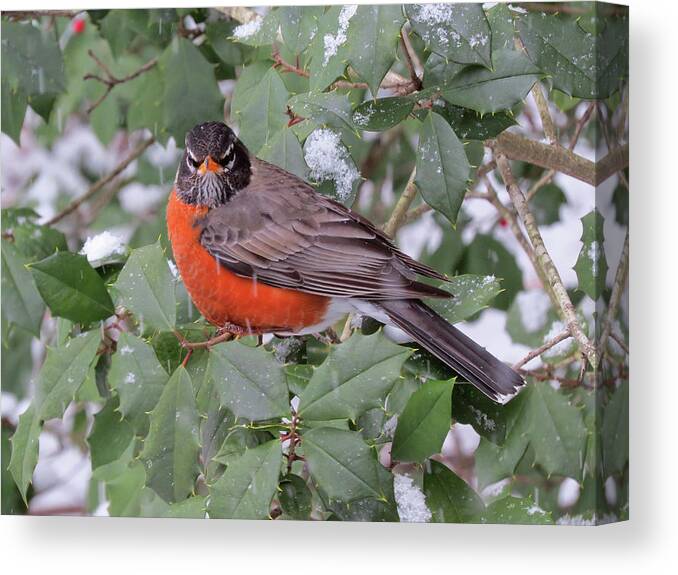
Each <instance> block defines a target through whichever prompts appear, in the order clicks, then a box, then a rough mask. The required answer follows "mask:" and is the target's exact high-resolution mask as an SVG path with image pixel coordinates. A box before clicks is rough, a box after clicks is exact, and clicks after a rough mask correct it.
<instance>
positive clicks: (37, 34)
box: [2, 20, 66, 97]
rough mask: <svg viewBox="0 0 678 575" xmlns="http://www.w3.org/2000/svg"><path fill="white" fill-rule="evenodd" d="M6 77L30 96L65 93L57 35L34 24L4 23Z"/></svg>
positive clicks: (4, 76)
mask: <svg viewBox="0 0 678 575" xmlns="http://www.w3.org/2000/svg"><path fill="white" fill-rule="evenodd" d="M2 68H3V69H2V76H3V79H4V78H7V81H8V83H9V85H10V87H11V88H12V89H14V90H16V89H17V88H20V89H21V91H22V92H23V93H24V94H26V96H28V97H30V96H44V95H56V94H59V93H61V92H63V91H64V89H65V87H66V86H65V78H64V61H63V57H62V55H61V50H60V49H59V46H58V45H57V42H56V39H55V37H54V34H53V33H50V32H48V31H47V30H41V29H40V28H37V27H35V26H33V25H32V24H30V23H18V22H8V21H6V20H3V21H2Z"/></svg>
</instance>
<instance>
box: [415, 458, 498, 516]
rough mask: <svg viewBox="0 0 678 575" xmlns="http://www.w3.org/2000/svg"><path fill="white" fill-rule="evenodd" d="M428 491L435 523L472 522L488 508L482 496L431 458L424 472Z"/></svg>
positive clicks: (425, 491)
mask: <svg viewBox="0 0 678 575" xmlns="http://www.w3.org/2000/svg"><path fill="white" fill-rule="evenodd" d="M424 494H425V495H426V505H427V507H428V508H429V509H430V510H431V515H432V520H433V522H435V523H472V522H473V521H474V519H476V518H477V517H478V516H479V515H481V514H482V513H483V512H484V511H485V504H484V503H483V500H482V499H481V498H480V496H479V495H478V494H477V493H476V492H475V491H474V490H473V489H472V488H471V487H469V485H468V484H467V483H466V482H465V481H464V480H463V479H462V478H461V477H459V476H458V475H457V474H456V473H454V472H453V471H451V470H450V469H448V468H447V467H445V466H444V465H443V464H442V463H438V462H437V461H430V462H429V464H428V471H427V472H426V473H425V474H424Z"/></svg>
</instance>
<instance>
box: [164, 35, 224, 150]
mask: <svg viewBox="0 0 678 575" xmlns="http://www.w3.org/2000/svg"><path fill="white" fill-rule="evenodd" d="M158 65H159V67H160V71H161V73H162V75H163V78H164V86H165V89H164V98H163V102H164V119H165V126H166V127H167V132H168V134H169V135H170V136H174V139H175V140H176V141H177V142H183V141H184V137H185V136H186V133H187V132H188V131H190V130H191V129H192V128H193V126H195V125H196V124H200V123H202V122H206V121H208V120H222V119H223V117H224V113H223V106H224V98H223V96H222V95H221V92H220V91H219V86H218V85H217V81H216V78H215V77H214V68H213V67H212V65H211V64H210V63H209V62H208V61H207V60H206V59H205V57H204V56H203V55H202V53H201V52H200V50H198V48H197V47H196V46H195V45H194V44H193V42H191V41H190V40H187V39H186V38H181V37H178V36H177V37H175V38H174V39H173V40H172V42H171V43H170V45H169V46H168V47H167V48H166V50H165V51H164V52H163V53H162V56H160V60H159V61H158Z"/></svg>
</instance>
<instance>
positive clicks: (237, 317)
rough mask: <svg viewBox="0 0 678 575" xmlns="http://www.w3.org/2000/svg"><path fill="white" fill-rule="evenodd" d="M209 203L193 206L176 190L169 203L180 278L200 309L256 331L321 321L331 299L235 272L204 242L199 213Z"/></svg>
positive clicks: (215, 319) (288, 328) (206, 314)
mask: <svg viewBox="0 0 678 575" xmlns="http://www.w3.org/2000/svg"><path fill="white" fill-rule="evenodd" d="M206 211H207V208H205V207H202V206H190V205H187V204H184V203H183V202H182V201H181V200H179V199H178V198H177V195H176V193H175V192H174V190H172V193H171V194H170V199H169V204H168V206H167V229H168V232H169V237H170V241H171V243H172V251H173V252H174V259H175V260H176V262H177V267H178V268H179V273H180V274H181V278H182V280H183V282H184V285H185V286H186V289H187V290H188V293H189V294H190V296H191V298H192V299H193V303H194V304H195V306H196V307H197V308H198V309H199V310H200V313H202V315H203V316H204V317H205V319H207V320H208V321H209V322H210V323H213V324H214V325H217V326H222V325H224V324H225V323H227V322H230V323H234V324H237V325H239V326H242V327H251V328H252V329H253V330H258V331H262V332H265V331H273V330H280V331H283V329H281V328H284V329H285V331H299V330H301V329H302V328H304V327H307V326H311V325H315V324H317V323H320V322H321V321H322V319H323V317H324V316H325V313H326V311H327V306H328V304H329V299H328V298H326V297H322V296H316V295H312V294H307V293H303V292H298V291H294V290H289V289H283V288H276V287H271V286H268V285H265V284H262V283H261V282H255V281H253V280H251V279H249V278H243V277H240V276H237V275H235V274H234V273H232V272H231V271H229V270H228V269H226V268H225V267H224V266H222V265H220V264H219V263H218V262H217V260H216V259H215V258H213V257H212V256H211V255H210V254H209V252H207V250H206V249H205V248H203V247H202V245H201V244H200V228H199V227H197V226H194V225H193V224H194V222H195V220H196V218H200V217H202V216H204V215H205V213H206Z"/></svg>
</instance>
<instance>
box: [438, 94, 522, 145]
mask: <svg viewBox="0 0 678 575" xmlns="http://www.w3.org/2000/svg"><path fill="white" fill-rule="evenodd" d="M432 109H433V111H434V112H436V113H437V114H440V115H441V116H442V117H443V118H445V119H446V120H447V122H448V123H449V124H450V126H451V127H452V129H453V130H454V133H455V134H457V136H458V137H459V138H461V139H462V140H480V141H483V140H487V139H488V138H494V137H496V136H498V135H499V134H501V133H502V132H503V131H504V130H506V128H510V127H511V126H515V125H516V124H517V122H516V120H515V118H514V117H513V116H512V115H511V114H510V113H508V112H496V113H494V114H479V113H478V112H476V111H474V110H471V109H469V108H462V107H461V106H453V105H452V104H447V103H444V105H442V106H441V105H439V104H434V105H433V108H432Z"/></svg>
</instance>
